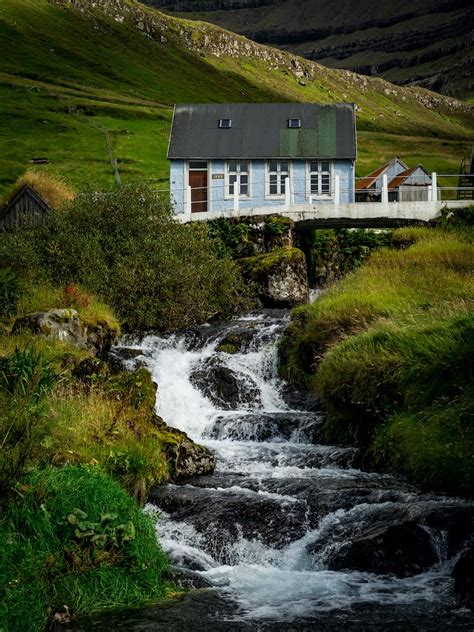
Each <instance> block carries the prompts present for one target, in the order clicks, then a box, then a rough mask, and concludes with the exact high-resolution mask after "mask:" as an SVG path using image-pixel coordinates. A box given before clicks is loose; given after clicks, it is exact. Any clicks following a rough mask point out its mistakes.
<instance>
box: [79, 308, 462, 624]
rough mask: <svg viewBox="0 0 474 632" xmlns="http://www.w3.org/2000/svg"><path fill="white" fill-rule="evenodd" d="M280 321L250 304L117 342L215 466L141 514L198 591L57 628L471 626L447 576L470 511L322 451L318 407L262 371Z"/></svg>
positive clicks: (272, 353)
mask: <svg viewBox="0 0 474 632" xmlns="http://www.w3.org/2000/svg"><path fill="white" fill-rule="evenodd" d="M288 319H289V313H288V312H286V311H283V310H264V311H261V312H255V313H252V314H249V315H246V316H243V317H240V318H238V319H235V320H233V321H231V322H229V323H225V324H217V325H209V326H203V327H199V328H197V329H195V330H192V331H187V332H183V333H181V334H174V335H167V336H154V335H149V336H146V337H145V338H143V339H141V340H140V341H133V343H132V344H129V342H127V345H126V346H127V349H130V348H132V349H135V350H136V351H138V350H140V352H141V354H140V355H138V357H137V358H134V359H133V360H130V363H131V367H132V365H133V364H134V363H135V364H136V363H137V362H138V363H142V364H144V365H145V366H147V367H148V368H149V369H150V370H151V371H152V373H153V379H154V380H155V381H156V382H157V384H158V401H157V410H158V413H159V414H160V415H161V416H162V417H163V418H164V419H165V421H166V422H167V423H168V424H169V425H171V426H174V427H177V428H179V429H181V430H184V431H185V432H186V433H188V434H189V436H190V437H191V438H192V439H194V440H195V441H197V442H199V443H201V444H203V445H205V446H207V447H209V448H210V449H211V450H212V451H213V452H214V453H215V454H216V457H217V468H216V471H215V472H214V474H212V475H208V476H201V477H196V478H194V479H190V480H186V481H183V482H182V483H180V484H179V485H171V484H170V485H165V486H163V487H160V488H157V489H155V490H153V492H152V494H151V496H150V499H149V504H148V506H147V511H150V512H151V513H152V514H153V515H156V525H157V526H156V528H157V534H158V538H159V540H160V542H161V545H162V547H163V548H164V549H165V550H166V551H167V553H168V554H169V556H170V558H171V560H172V563H173V565H175V566H176V567H179V568H180V569H184V573H185V575H186V574H187V576H189V577H190V578H191V581H193V582H195V584H196V585H198V586H203V588H201V589H199V590H194V591H191V592H190V593H188V594H187V595H186V596H185V597H184V598H182V599H179V600H176V601H175V602H174V603H172V604H167V605H166V606H155V607H152V608H149V609H142V610H138V611H128V612H123V613H119V614H112V615H110V614H108V615H102V616H98V617H95V618H94V617H93V618H90V619H88V620H87V621H83V622H82V623H81V622H78V623H76V624H75V625H74V626H73V627H72V628H71V629H74V630H75V631H76V632H79V631H85V630H102V629H111V630H120V631H121V630H132V631H135V632H137V631H146V630H149V631H154V630H156V631H161V630H163V631H165V630H166V631H169V632H175V631H176V632H178V631H179V632H187V631H188V630H189V631H194V630H210V631H214V630H216V631H221V630H222V631H224V630H256V631H258V630H261V631H264V630H265V631H267V630H268V631H270V630H271V631H273V630H282V631H283V630H284V631H288V632H291V631H292V630H294V631H303V630H308V631H309V630H318V631H320V630H323V631H324V630H328V631H329V630H331V631H332V630H334V631H336V630H338V631H339V630H382V629H386V630H472V629H473V628H474V619H473V617H472V612H471V611H470V610H468V609H467V608H465V607H463V606H462V605H460V604H459V603H458V601H457V600H456V597H455V593H454V588H453V584H454V582H453V580H452V577H451V571H452V567H453V564H454V563H455V560H456V555H457V553H458V552H459V550H460V547H461V546H462V543H463V542H464V540H465V539H466V538H467V537H468V536H469V533H470V528H471V527H470V525H471V523H472V515H473V507H472V504H470V503H468V502H467V501H465V500H462V499H457V498H450V497H446V496H438V495H434V494H423V493H421V492H419V491H418V490H417V489H416V488H415V487H413V486H411V485H410V484H408V483H407V482H404V481H402V480H399V479H397V478H395V477H392V476H388V475H385V474H380V473H374V472H366V471H363V470H361V469H359V468H360V464H361V459H360V454H359V452H358V451H357V449H355V448H348V447H338V446H328V445H326V444H325V443H324V439H323V436H322V431H321V424H322V421H323V418H324V413H323V411H322V410H321V408H320V406H319V404H318V402H317V401H316V400H315V399H313V398H312V397H311V396H309V395H308V394H306V393H302V392H298V391H297V390H296V389H294V388H292V387H290V386H289V385H287V384H285V383H284V382H283V381H281V380H280V379H279V378H278V376H277V343H278V339H279V336H280V335H281V333H282V332H283V330H284V328H285V327H286V325H287V323H288ZM124 344H125V343H124ZM228 351H232V353H228ZM117 352H118V353H120V348H119V349H117ZM134 355H136V353H135V354H134Z"/></svg>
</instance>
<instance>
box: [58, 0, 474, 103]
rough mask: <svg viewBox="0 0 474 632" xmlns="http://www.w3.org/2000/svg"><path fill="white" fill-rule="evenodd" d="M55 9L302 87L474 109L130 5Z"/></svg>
mask: <svg viewBox="0 0 474 632" xmlns="http://www.w3.org/2000/svg"><path fill="white" fill-rule="evenodd" d="M49 2H50V3H51V4H55V5H57V6H62V7H71V6H72V7H74V8H75V9H77V10H79V11H80V12H82V13H84V14H88V15H89V16H91V17H93V16H94V12H95V11H97V10H99V11H101V12H102V13H105V14H106V15H107V16H109V17H110V18H112V19H114V20H115V21H116V22H119V23H122V22H124V21H127V23H128V24H129V25H132V26H133V27H134V28H135V29H136V30H137V31H139V32H140V33H142V34H143V35H145V36H146V37H149V38H151V39H153V40H155V41H157V42H158V43H159V44H164V45H166V43H167V42H168V41H170V40H171V41H173V42H174V43H178V44H179V45H180V46H182V47H183V48H185V49H186V50H189V51H193V52H195V53H198V54H200V55H202V56H214V57H231V58H251V59H253V60H260V61H263V62H265V63H266V64H268V66H269V68H270V69H271V70H284V71H285V72H286V73H288V74H291V75H293V76H294V77H295V78H296V79H298V80H299V81H300V82H301V83H302V85H304V84H305V81H312V80H314V79H315V77H316V76H318V77H320V78H324V77H325V76H326V77H328V78H331V79H333V80H334V79H335V78H336V79H337V80H338V83H339V84H340V87H341V88H342V89H344V88H345V87H347V89H351V88H352V89H353V88H356V89H357V90H358V91H360V92H365V91H367V90H369V89H371V90H376V91H377V92H379V93H380V94H382V95H385V96H394V97H397V98H399V99H401V100H402V101H405V100H407V99H409V98H411V99H415V100H416V101H417V102H418V103H420V104H421V105H423V106H424V107H426V108H428V109H431V110H438V109H447V110H451V111H459V112H465V113H471V112H472V111H473V110H474V108H473V107H472V106H470V105H468V104H466V103H464V102H462V101H459V100H457V99H454V98H451V97H447V96H444V95H439V94H436V93H434V92H430V91H428V90H425V89H422V88H418V87H411V86H410V87H401V86H396V85H393V84H390V83H389V82H387V81H384V80H382V79H379V78H368V77H366V76H365V75H359V74H357V73H353V72H350V71H347V70H333V69H331V70H329V69H327V68H325V67H324V66H321V65H320V64H318V63H316V62H314V61H311V60H308V59H305V58H302V57H299V56H297V55H294V54H292V53H289V52H287V51H282V50H279V49H277V48H273V47H269V46H264V45H262V44H258V43H256V42H253V41H251V40H249V39H247V38H246V37H244V36H241V35H236V34H234V33H231V32H228V31H226V30H224V29H222V28H220V27H217V26H215V25H213V24H207V23H204V22H193V21H190V20H182V19H178V18H174V17H172V16H169V15H166V14H163V13H161V12H159V11H154V10H149V9H147V8H146V7H142V6H140V5H139V4H138V3H136V2H130V0H49Z"/></svg>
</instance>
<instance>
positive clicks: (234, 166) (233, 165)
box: [229, 160, 237, 173]
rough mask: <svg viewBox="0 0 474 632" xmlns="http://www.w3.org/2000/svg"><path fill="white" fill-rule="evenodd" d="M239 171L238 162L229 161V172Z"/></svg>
mask: <svg viewBox="0 0 474 632" xmlns="http://www.w3.org/2000/svg"><path fill="white" fill-rule="evenodd" d="M236 171H237V161H236V160H229V172H234V173H235V172H236Z"/></svg>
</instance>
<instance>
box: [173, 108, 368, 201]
mask: <svg viewBox="0 0 474 632" xmlns="http://www.w3.org/2000/svg"><path fill="white" fill-rule="evenodd" d="M168 159H169V161H170V187H171V198H172V203H173V205H174V209H175V212H176V213H189V212H216V213H219V212H222V211H232V210H234V209H235V208H236V198H237V200H238V201H237V206H238V208H239V209H250V208H260V207H262V208H263V207H265V208H268V207H273V206H275V207H278V206H281V205H282V204H287V203H288V201H290V203H291V204H319V203H328V202H329V203H330V202H334V201H335V194H336V201H337V200H338V201H339V202H341V203H344V202H353V201H354V188H355V167H354V165H355V159H356V126H355V108H354V105H353V104H350V103H340V104H333V105H319V104H313V103H239V104H188V105H176V107H175V110H174V115H173V124H172V130H171V137H170V142H169V149H168ZM337 176H338V177H337ZM336 186H337V189H338V192H337V193H336V192H335V187H336ZM275 210H276V211H277V210H278V209H277V208H275Z"/></svg>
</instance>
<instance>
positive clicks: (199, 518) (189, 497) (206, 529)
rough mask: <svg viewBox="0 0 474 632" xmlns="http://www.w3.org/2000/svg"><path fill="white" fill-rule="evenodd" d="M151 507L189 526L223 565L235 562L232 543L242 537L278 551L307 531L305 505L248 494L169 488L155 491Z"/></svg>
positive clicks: (169, 486) (195, 488)
mask: <svg viewBox="0 0 474 632" xmlns="http://www.w3.org/2000/svg"><path fill="white" fill-rule="evenodd" d="M150 502H152V503H154V504H156V505H157V506H158V507H159V508H160V509H162V510H163V511H166V512H167V513H169V514H171V516H172V518H173V520H176V521H185V522H187V523H191V524H192V525H193V526H194V528H195V529H196V530H197V531H198V532H199V533H201V534H202V535H203V540H204V543H203V548H204V549H205V551H206V552H207V553H209V554H210V555H212V556H213V557H214V558H215V559H217V560H218V561H219V562H220V563H221V564H228V563H235V561H236V560H235V559H234V557H233V556H234V549H233V544H234V543H235V540H236V539H237V538H238V537H239V536H243V537H244V538H247V539H249V540H253V539H258V540H261V541H262V542H263V543H264V544H267V545H270V546H274V547H277V548H280V547H283V546H285V545H286V544H288V543H289V542H293V541H294V540H298V539H299V538H301V537H303V535H304V534H305V532H306V529H307V524H306V506H305V503H303V502H298V501H297V500H296V501H294V502H290V501H288V500H282V501H280V500H278V499H274V498H270V497H268V496H265V495H262V494H256V493H252V492H250V491H249V492H247V491H240V490H234V489H228V490H219V489H208V488H198V487H194V486H190V485H186V486H181V487H176V486H174V485H166V486H163V487H159V488H157V489H155V490H153V492H152V494H151V496H150Z"/></svg>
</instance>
